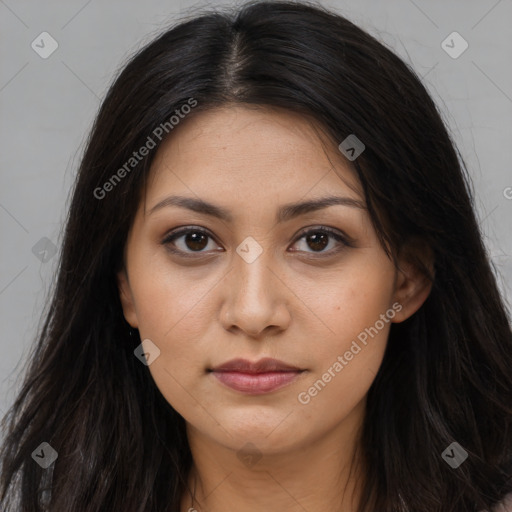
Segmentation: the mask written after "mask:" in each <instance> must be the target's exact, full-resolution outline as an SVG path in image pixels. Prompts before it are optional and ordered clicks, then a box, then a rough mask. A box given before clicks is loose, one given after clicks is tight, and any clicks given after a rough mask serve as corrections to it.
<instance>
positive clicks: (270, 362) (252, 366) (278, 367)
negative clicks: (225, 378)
mask: <svg viewBox="0 0 512 512" xmlns="http://www.w3.org/2000/svg"><path fill="white" fill-rule="evenodd" d="M211 371H214V372H241V373H267V372H296V371H301V370H300V368H297V367H296V366H292V365H289V364H286V363H284V362H283V361H279V360H278V359H272V358H270V357H265V358H263V359H260V360H259V361H255V362H251V361H248V360H247V359H240V358H238V359H231V360H230V361H227V362H225V363H223V364H221V365H219V366H216V367H215V368H212V370H211Z"/></svg>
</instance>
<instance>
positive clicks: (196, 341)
mask: <svg viewBox="0 0 512 512" xmlns="http://www.w3.org/2000/svg"><path fill="white" fill-rule="evenodd" d="M170 195H182V196H187V197H193V198H201V199H202V200H205V201H208V202H211V203H214V204H215V205H218V206H220V207H222V208H225V209H226V210H229V212H230V213H231V214H232V219H231V220H230V221H224V220H219V219H217V218H214V217H212V216H209V215H205V214H202V213H196V212H193V211H191V210H188V209H186V208H182V207H178V206H167V207H162V208H159V209H157V210H155V211H154V212H152V213H150V211H151V209H152V208H153V207H154V206H155V205H156V204H157V203H159V202H160V201H162V200H163V199H164V198H166V197H168V196H170ZM325 195H336V196H343V197H348V198H351V199H355V200H358V201H360V202H361V203H362V205H363V206H364V196H363V195H362V192H361V187H360V184H359V182H358V180H357V177H356V174H355V171H354V170H353V169H352V167H351V164H350V162H348V160H346V159H344V157H343V156H342V155H341V153H340V152H339V151H338V150H337V148H336V147H332V144H331V146H330V147H324V145H323V144H322V142H321V139H320V138H319V135H318V127H317V129H316V130H315V125H314V123H312V122H310V120H308V119H306V118H305V117H304V116H301V115H298V114H296V113H292V112H287V111H284V110H280V109H272V110H270V109H261V108H260V109H255V108H246V107H240V106H229V107H224V108H219V109H214V110H209V111H206V112H200V113H198V114H197V115H193V116H192V115H191V116H189V117H188V118H186V119H184V120H183V121H181V123H180V125H179V126H178V127H177V128H176V129H175V131H173V132H172V133H171V136H170V137H169V138H168V139H167V140H166V141H165V142H164V144H163V145H162V146H161V147H160V148H159V150H158V153H157V155H156V157H155V160H154V162H153V165H152V169H151V176H150V180H149V182H148V184H147V188H146V192H145V201H144V200H143V201H141V204H140V205H139V209H138V212H137V214H136V217H135V220H134V223H133V225H132V227H131V230H130V232H129V236H128V239H127V243H126V247H125V267H124V269H123V270H122V271H120V272H119V274H118V282H119V291H120V297H121V301H122V306H123V311H124V315H125V318H126V320H127V322H128V323H129V324H130V325H131V326H132V327H135V328H137V329H139V332H140V336H141V340H144V339H150V340H151V341H152V342H153V343H154V344H155V345H156V346H157V347H158V348H159V350H160V355H159V357H157V358H156V359H155V360H154V362H152V363H151V364H150V365H149V366H148V369H149V371H150V372H151V376H152V377H153V379H154V381H155V384H156V386H157V387H158V388H159V390H160V391H161V393H162V394H163V396H164V397H165V398H166V400H167V401H168V402H169V403H170V404H171V405H172V406H173V407H174V408H175V409H176V410H177V411H178V412H179V413H180V414H181V415H182V416H183V417H184V418H185V420H186V424H187V435H188V439H189V443H190V447H191V450H192V454H193V459H194V466H193V469H192V471H191V473H190V475H189V484H190V486H191V487H194V486H195V487H196V498H197V500H196V501H194V502H192V500H191V498H190V496H189V495H188V494H185V495H184V496H183V499H182V506H181V512H185V511H188V510H189V509H190V508H191V507H194V509H195V510H198V511H200V512H204V511H209V512H221V511H226V510H238V511H242V512H256V511H261V510H283V511H293V512H295V511H301V512H303V511H304V510H308V511H309V512H314V511H320V510H322V511H324V510H332V511H337V510H339V511H341V510H343V511H355V510H356V507H357V504H358V502H359V493H360V482H361V477H362V476H363V474H364V470H362V469H358V468H359V466H357V465H355V466H354V468H353V472H352V475H350V472H349V469H350V463H351V461H352V456H353V455H354V454H355V453H356V452H355V448H356V447H357V446H358V438H359V437H358V436H359V432H360V426H361V423H362V420H363V418H364V412H365V406H366V395H367V392H368V389H369V388H370V386H371V384H372V382H373V380H374V378H375V376H376V373H377V371H378V369H379V367H380V364H381V362H382V359H383V355H384V350H385V347H386V343H387V338H388V334H389V329H390V326H391V323H392V322H402V321H404V320H405V319H406V318H408V317H410V316H411V315H412V314H414V312H416V311H417V310H418V309H419V307H420V306H421V305H422V304H423V302H424V301H425V299H426V298H427V296H428V293H429V292H430V284H429V282H428V280H426V279H425V278H424V276H423V275H422V274H421V273H420V272H419V271H417V270H416V269H415V268H414V267H412V266H411V265H409V264H408V262H407V261H403V262H401V265H402V266H401V268H402V271H400V272H399V271H397V269H396V268H395V266H394V265H393V263H392V262H391V261H390V260H389V258H388V257H387V256H386V253H385V252H384V249H383V248H382V247H381V246H380V245H379V242H378V239H377V235H376V232H375V230H374V228H373V226H372V224H371V222H370V217H369V214H368V212H367V210H366V209H364V208H356V207H350V206H346V205H333V206H329V207H327V208H323V209H321V210H318V211H315V212H310V213H307V214H305V215H301V216H299V217H295V218H292V219H289V220H287V221H285V222H282V223H276V222H275V214H276V210H277V208H278V207H279V206H281V205H284V204H287V203H292V202H298V201H305V200H307V199H315V198H319V197H322V196H325ZM184 226H192V227H193V228H201V229H202V230H204V231H208V232H209V234H210V235H211V236H210V237H209V238H208V237H207V238H205V239H204V240H203V245H200V244H198V243H197V242H195V245H194V242H193V241H192V242H191V241H190V237H189V238H188V240H187V238H186V237H185V236H183V235H182V236H181V237H180V238H178V239H176V240H174V242H169V243H168V244H167V247H166V246H165V245H164V244H162V241H163V240H164V238H165V237H166V235H167V234H168V233H169V232H170V231H172V230H176V228H178V227H184ZM322 226H327V227H331V228H333V229H334V230H336V231H339V232H341V233H345V234H346V235H348V236H349V237H350V238H351V239H352V240H353V246H352V247H349V246H344V245H343V243H341V242H337V241H336V240H335V239H334V238H333V237H332V236H329V235H328V237H327V238H326V239H325V240H326V242H328V245H326V246H325V248H320V249H319V248H318V247H319V246H318V244H317V245H315V243H314V242H311V239H309V240H310V241H309V242H308V239H307V238H306V237H305V236H303V234H301V231H302V230H303V229H304V228H308V229H309V228H311V229H312V230H313V233H312V234H314V233H315V231H314V229H315V228H319V227H322ZM310 234H311V233H310ZM248 236H251V237H253V238H254V239H255V240H256V241H257V243H258V244H259V246H260V247H261V249H262V250H263V252H262V253H261V254H260V255H259V257H257V259H255V261H253V262H251V263H248V262H246V261H245V260H244V259H243V258H242V257H240V256H239V254H238V253H237V252H236V248H237V247H238V246H239V245H240V244H242V242H243V241H244V239H245V238H246V237H248ZM317 237H318V233H317ZM173 244H174V245H173ZM169 247H174V248H175V249H176V250H178V251H179V250H181V251H183V252H185V253H187V254H192V257H188V258H187V257H186V256H179V255H176V254H173V253H172V252H170V250H169ZM198 247H199V249H198ZM338 248H339V249H340V250H339V251H338V252H336V249H338ZM194 250H195V252H194ZM396 303H399V304H400V305H401V311H399V312H396V314H395V316H394V318H393V319H392V320H389V321H388V322H385V325H384V327H383V328H382V329H380V330H379V332H378V334H377V335H375V336H374V337H373V338H368V343H367V345H366V346H364V348H363V349H362V350H361V351H360V352H358V353H357V355H355V356H354V357H353V359H351V360H350V361H348V362H347V363H348V364H347V365H346V366H344V367H343V369H342V370H341V371H339V372H338V373H336V372H335V375H336V376H335V377H332V378H331V380H330V382H328V383H327V384H326V385H325V387H323V389H321V391H319V392H318V393H317V394H316V396H314V397H311V399H310V401H309V402H308V403H307V404H304V403H300V401H299V400H298V395H299V393H301V392H307V390H308V389H309V388H310V387H311V386H312V385H313V384H314V383H315V382H316V381H318V379H321V378H322V375H323V374H325V372H327V370H328V369H329V368H332V366H333V364H334V363H335V362H336V360H337V357H338V356H339V355H341V356H343V354H345V353H346V352H347V351H348V350H349V349H350V347H351V344H352V342H353V341H354V340H356V339H357V336H358V334H360V333H361V332H362V331H364V329H365V328H368V327H370V326H374V325H375V323H376V321H377V320H379V318H380V315H382V314H385V312H386V311H387V310H389V309H390V308H392V305H393V304H396ZM360 345H361V344H360ZM235 357H240V358H245V359H248V360H250V361H256V360H259V359H260V358H262V357H273V358H277V359H280V360H282V361H284V362H286V363H288V364H292V365H294V366H297V367H299V368H300V369H303V370H305V371H303V372H302V373H301V374H300V375H299V377H298V378H297V379H296V380H295V381H293V382H292V383H290V384H289V385H287V386H285V387H284V388H281V389H279V390H276V391H273V392H270V393H267V394H263V395H256V396H250V395H247V394H243V393H240V392H238V391H235V390H232V389H230V388H228V387H226V386H225V385H224V384H222V383H221V382H220V381H218V380H217V379H216V378H215V377H214V376H213V374H212V373H210V372H208V369H211V368H212V367H213V366H216V365H219V364H221V363H224V362H226V361H228V360H231V359H233V358H235ZM148 435H150V433H148ZM247 443H252V446H253V449H254V450H257V457H254V458H253V459H252V460H249V461H247V460H246V461H245V462H244V460H241V459H242V458H243V457H240V455H241V454H243V453H245V452H246V451H248V448H247ZM244 447H245V448H244ZM249 451H250V450H249ZM237 455H238V456H237ZM357 460H358V459H357V457H356V458H355V461H356V462H357Z"/></svg>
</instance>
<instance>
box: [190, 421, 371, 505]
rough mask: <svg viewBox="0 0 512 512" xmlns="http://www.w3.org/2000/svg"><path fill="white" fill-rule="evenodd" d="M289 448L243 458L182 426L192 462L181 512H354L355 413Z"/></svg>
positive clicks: (357, 471)
mask: <svg viewBox="0 0 512 512" xmlns="http://www.w3.org/2000/svg"><path fill="white" fill-rule="evenodd" d="M353 412H354V411H353ZM346 420H347V421H345V422H344V423H343V425H342V426H338V427H337V428H336V429H334V430H332V431H330V432H326V433H325V435H324V436H322V438H321V439H317V440H316V441H314V442H303V443H301V444H300V445H299V444H298V445H297V446H296V448H295V449H291V450H287V451H286V452H280V451H279V450H278V449H274V450H268V451H266V452H265V453H260V452H259V451H257V449H256V448H255V447H254V452H253V453H252V455H251V449H250V448H247V450H248V451H247V453H246V454H245V455H244V456H243V455H242V454H241V453H240V451H238V453H237V452H236V451H235V450H233V449H231V448H228V447H226V446H224V445H221V444H218V443H214V442H213V441H212V439H211V438H209V437H206V436H204V435H202V434H201V433H200V432H198V431H197V430H195V429H194V428H192V427H191V426H190V425H188V424H187V435H188V437H189V444H190V448H191V452H192V456H193V460H194V464H193V467H192V470H191V472H190V474H189V488H190V489H191V490H192V494H193V495H195V499H193V498H192V496H191V495H189V494H186V495H184V496H183V498H182V502H181V512H225V511H226V510H237V511H239V512H260V511H261V510H282V511H283V512H304V510H307V511H308V512H320V511H322V512H324V511H325V510H330V511H333V512H356V511H357V506H358V504H359V500H360V493H361V485H362V469H363V468H362V464H361V459H360V457H359V456H358V454H357V452H356V446H359V435H358V433H359V432H360V426H361V421H360V420H361V415H357V414H355V415H354V416H353V417H352V418H346Z"/></svg>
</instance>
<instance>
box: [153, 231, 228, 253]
mask: <svg viewBox="0 0 512 512" xmlns="http://www.w3.org/2000/svg"><path fill="white" fill-rule="evenodd" d="M208 239H210V240H213V237H212V235H210V233H208V232H207V231H205V230H203V229H199V228H195V227H186V228H181V229H178V230H176V231H172V232H171V233H169V234H168V235H167V236H166V237H165V238H164V240H162V244H163V245H165V246H166V247H167V248H168V249H169V250H170V251H171V252H172V253H174V254H178V255H180V256H190V255H193V254H203V253H206V252H210V251H205V250H204V249H206V248H208V245H209V240H208ZM217 247H218V246H217ZM210 250H211V251H213V252H219V250H218V249H217V250H215V249H214V248H211V249H210ZM221 250H223V249H221Z"/></svg>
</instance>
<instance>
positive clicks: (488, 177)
mask: <svg viewBox="0 0 512 512" xmlns="http://www.w3.org/2000/svg"><path fill="white" fill-rule="evenodd" d="M234 3H235V4H239V3H240V2H234ZM321 3H322V4H323V5H325V6H328V7H331V8H333V9H335V10H336V11H338V12H340V13H341V14H344V15H345V16H347V17H348V18H349V19H351V20H352V21H354V22H355V23H356V24H359V25H360V26H361V27H363V28H365V29H366V30H368V31H369V32H370V33H371V34H373V35H375V36H376V37H377V38H378V39H379V40H381V41H382V42H384V43H385V44H387V45H388V46H390V47H391V48H392V49H394V50H395V52H396V53H398V54H399V55H400V56H401V57H402V58H403V59H405V60H406V61H407V62H408V63H410V64H411V66H412V67H413V68H414V69H415V70H416V71H417V72H418V73H419V74H420V75H421V76H423V77H424V81H425V83H426V85H427V87H428V89H429V91H430V92H431V94H432V95H433V97H434V99H435V101H436V102H437V103H438V105H439V106H440V108H441V110H442V112H443V116H444V119H445V121H446V123H447V124H448V126H449V128H450V131H451V133H452V134H453V138H454V140H455V142H456V143H457V144H458V146H459V148H460V150H461V152H462V154H463V156H464V159H465V161H466V163H467V165H468V168H469V171H470V174H471V176H472V179H473V184H474V189H475V192H476V203H477V205H476V206H477V213H478V216H479V218H480V221H481V225H482V229H483V232H484V234H485V237H486V243H487V246H488V249H489V253H490V255H491V257H492V259H493V261H494V263H495V265H496V268H497V271H498V272H499V282H500V286H501V288H502V290H503V293H504V294H505V296H506V298H507V300H508V303H509V304H510V302H511V300H510V299H511V298H512V291H511V287H512V258H511V256H510V255H511V254H512V241H511V238H510V233H511V229H510V228H511V224H512V221H511V218H512V215H511V214H512V172H511V161H512V151H511V146H512V144H511V143H512V137H511V135H512V134H511V132H512V121H511V120H512V67H511V66H510V62H511V55H512V48H511V47H512V31H511V30H510V20H511V19H512V0H478V1H477V0H472V1H468V0H452V1H442V0H436V1H426V0H392V1H386V2H384V1H369V0H332V1H324V2H321ZM223 5H229V4H227V3H220V2H209V3H208V4H207V3H205V2H199V3H197V2H193V3H192V2H187V1H182V2H180V1H169V0H168V1H162V0H146V1H145V2H144V3H142V2H135V1H125V2H121V1H119V0H110V1H103V2H100V1H99V0H89V1H87V0H73V1H67V2H57V1H46V2H44V5H43V4H42V2H36V1H35V0H31V1H27V0H25V1H15V0H0V112H1V116H0V162H1V175H0V233H1V240H2V242H1V245H0V247H1V268H0V311H1V322H2V323H1V325H2V333H3V334H2V337H1V341H0V344H1V346H0V348H1V352H2V357H1V358H0V416H3V414H4V413H5V412H6V410H7V408H8V406H9V405H10V404H11V403H12V400H13V398H14V394H15V392H16V390H17V389H18V386H19V382H20V379H19V377H18V372H19V371H20V370H21V368H22V365H23V364H24V363H25V361H26V356H27V353H28V350H29V348H30V345H31V343H32V341H33V337H34V333H35V332H36V329H37V326H38V322H39V318H40V313H41V310H42V307H43V306H44V303H45V301H46V299H47V295H46V294H47V292H48V290H49V288H50V285H51V282H52V276H53V273H54V271H55V269H56V267H57V263H58V253H57V254H55V255H53V256H52V251H51V248H52V245H48V242H46V245H44V244H45V242H40V240H41V239H42V238H43V237H46V238H47V239H49V240H50V244H54V246H55V248H56V250H57V251H58V249H59V246H60V242H61V228H62V223H63V221H64V219H65V215H66V208H67V206H68V193H69V190H70V187H71V184H72V183H73V178H74V176H75V173H76V169H77V166H78V163H79V159H80V155H81V151H82V149H83V145H84V141H85V137H86V135H87V133H88V131H89V129H90V127H91V123H92V121H93V117H94V115H95V113H96V111H97V109H98V107H99V103H100V100H101V99H102V98H103V97H104V95H105V92H106V89H107V87H108V85H109V84H110V82H111V80H112V77H113V74H114V72H115V71H116V70H117V69H118V67H119V66H121V64H122V63H123V62H125V59H126V58H127V57H128V56H129V55H130V54H131V53H132V52H133V51H135V50H136V49H138V48H139V47H140V46H141V45H143V44H144V43H146V42H148V41H149V40H150V39H151V38H152V37H153V36H154V35H155V34H156V33H158V32H159V31H161V30H162V29H164V28H165V27H166V26H167V25H168V24H169V23H171V22H172V21H173V20H174V19H176V17H177V16H179V15H180V14H181V13H184V12H185V11H187V12H191V9H192V10H194V9H197V8H201V7H204V6H216V7H217V6H223ZM453 31H457V32H458V33H460V34H461V36H462V37H463V38H464V39H465V40H466V41H467V43H468V45H469V47H468V49H467V50H466V51H465V52H464V53H462V55H460V56H459V57H458V58H455V59H454V58H452V57H450V56H449V55H448V54H447V53H446V52H445V50H444V49H443V48H442V46H441V43H442V41H444V40H445V39H446V38H447V36H448V35H449V34H451V33H452V32H453ZM42 32H48V33H49V34H51V36H52V37H53V38H54V39H55V40H56V41H57V43H58V48H57V50H56V51H55V52H54V53H53V54H51V55H50V56H49V57H48V58H46V59H43V58H41V57H40V56H39V54H38V53H36V51H34V50H33V49H32V47H31V43H32V41H34V40H36V43H38V42H39V43H38V44H39V45H40V46H42V44H41V42H40V38H39V37H38V36H39V35H40V34H41V33H42ZM44 44H45V48H46V49H48V47H49V46H48V44H47V43H44ZM447 44H449V45H451V46H454V49H453V50H452V51H454V50H458V49H459V48H461V46H460V41H457V40H455V41H454V42H453V43H452V42H451V40H450V39H448V43H447ZM507 63H508V64H507ZM426 136H428V134H426ZM36 244H37V245H36ZM40 244H43V246H44V247H45V248H46V249H47V251H48V252H46V253H44V252H41V251H40V250H39V251H38V250H37V248H38V247H40ZM34 246H36V249H35V250H33V247H34ZM44 247H43V248H44ZM34 252H35V253H36V254H34ZM41 258H43V260H42V261H41ZM46 260H47V261H46Z"/></svg>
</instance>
